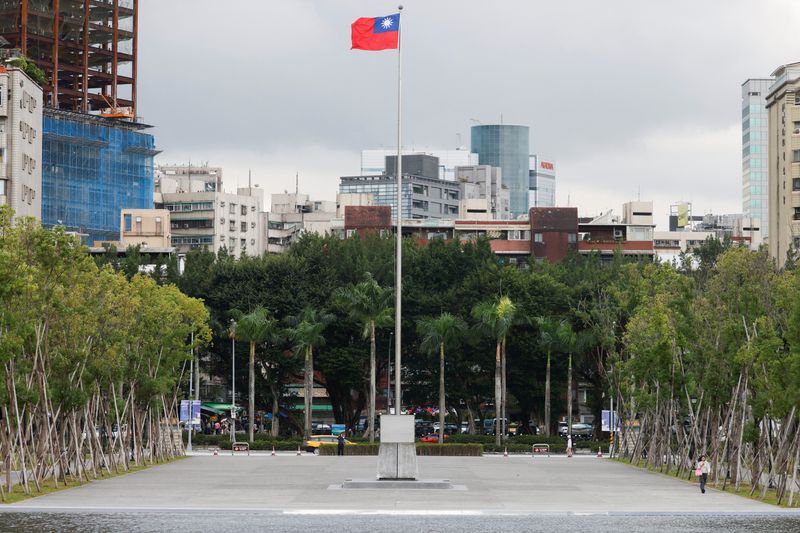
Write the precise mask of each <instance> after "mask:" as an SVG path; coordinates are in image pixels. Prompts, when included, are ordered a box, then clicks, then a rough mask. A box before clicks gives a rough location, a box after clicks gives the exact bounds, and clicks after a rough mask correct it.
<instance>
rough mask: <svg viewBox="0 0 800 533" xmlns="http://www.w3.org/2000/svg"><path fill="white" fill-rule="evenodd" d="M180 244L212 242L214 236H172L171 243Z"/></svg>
mask: <svg viewBox="0 0 800 533" xmlns="http://www.w3.org/2000/svg"><path fill="white" fill-rule="evenodd" d="M181 244H191V245H198V244H214V236H213V235H192V236H183V235H181V236H177V237H172V245H173V246H177V245H181Z"/></svg>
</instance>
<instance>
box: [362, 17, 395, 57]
mask: <svg viewBox="0 0 800 533" xmlns="http://www.w3.org/2000/svg"><path fill="white" fill-rule="evenodd" d="M351 30H352V46H351V47H350V49H351V50H354V49H355V50H390V49H392V48H397V47H398V44H399V41H400V13H395V14H394V15H386V16H385V17H369V18H360V19H358V20H356V21H355V22H354V23H353V24H352V26H351Z"/></svg>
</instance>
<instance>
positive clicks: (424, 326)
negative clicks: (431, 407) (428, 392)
mask: <svg viewBox="0 0 800 533" xmlns="http://www.w3.org/2000/svg"><path fill="white" fill-rule="evenodd" d="M465 330H466V324H465V323H464V321H463V320H461V319H460V318H459V317H457V316H454V315H452V314H450V313H447V312H444V313H442V314H440V315H439V316H438V317H434V318H424V319H421V320H419V321H418V322H417V331H418V332H419V334H420V335H422V342H420V348H421V349H422V350H423V351H425V352H428V353H437V352H438V354H439V444H444V415H445V413H446V412H447V409H446V402H445V388H444V376H445V365H444V363H445V348H454V347H455V346H457V345H458V344H459V343H460V342H461V339H462V336H463V334H464V331H465Z"/></svg>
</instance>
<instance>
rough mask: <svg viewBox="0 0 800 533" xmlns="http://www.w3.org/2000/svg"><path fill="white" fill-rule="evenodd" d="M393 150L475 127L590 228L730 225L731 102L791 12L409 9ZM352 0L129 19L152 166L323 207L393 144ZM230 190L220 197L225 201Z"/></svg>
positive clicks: (699, 5)
mask: <svg viewBox="0 0 800 533" xmlns="http://www.w3.org/2000/svg"><path fill="white" fill-rule="evenodd" d="M405 4H406V9H405V10H404V14H403V23H402V24H403V31H404V33H403V37H404V41H403V59H404V106H405V107H404V110H405V112H404V130H405V134H404V142H405V144H406V145H409V146H410V145H411V144H412V143H413V144H414V145H416V146H428V147H454V146H456V145H457V144H458V142H459V137H458V135H459V134H460V136H461V143H462V144H468V139H469V127H470V125H471V122H470V118H476V119H478V120H481V121H483V122H484V123H490V122H497V121H499V120H500V116H501V114H502V116H503V119H504V121H505V122H506V123H520V124H527V125H529V126H531V138H532V141H531V142H532V146H531V149H532V151H534V152H540V153H544V154H547V155H548V157H551V158H553V159H555V160H556V161H558V163H559V181H560V183H559V186H558V199H559V201H560V202H561V203H566V200H567V191H569V195H570V200H571V203H572V204H573V205H579V207H581V208H582V209H583V210H584V211H586V212H587V213H594V212H598V211H600V210H603V209H608V208H617V209H618V208H619V206H620V204H621V203H622V202H624V201H627V200H629V199H631V198H633V197H634V195H635V194H636V193H637V191H641V195H642V198H643V199H646V198H653V199H654V200H655V201H656V202H657V206H656V208H657V210H662V211H664V210H666V209H668V205H669V202H672V201H677V200H680V199H691V200H692V201H693V202H694V204H695V209H696V211H706V210H709V209H713V210H715V211H717V212H722V211H727V212H731V211H739V210H740V209H741V171H740V161H741V141H740V133H739V127H740V88H739V86H740V84H741V83H742V82H743V81H744V80H745V79H746V78H748V77H758V76H764V75H766V74H769V72H770V71H771V70H772V69H773V68H775V67H776V66H777V65H778V64H780V63H786V62H790V61H793V60H796V59H798V58H797V57H795V56H792V55H791V53H792V50H794V48H795V46H794V42H793V36H792V34H791V32H790V31H788V30H787V29H786V28H790V27H793V24H792V22H793V21H796V20H798V16H800V6H797V5H796V3H795V2H791V1H790V0H772V1H762V2H748V1H744V0H726V1H724V2H723V1H721V0H719V1H710V0H706V1H697V0H696V1H686V0H679V1H671V2H659V3H656V2H642V1H636V0H617V1H614V0H611V1H608V2H595V1H570V2H545V1H531V0H528V1H510V0H508V1H496V2H486V1H477V0H466V1H465V0H460V1H456V0H439V1H437V2H431V1H422V0H411V1H408V2H405ZM395 9H396V4H394V3H390V2H375V1H366V0H358V1H357V0H350V1H337V2H325V1H322V0H319V1H307V0H306V1H304V0H292V1H288V0H286V1H266V0H259V1H255V0H253V1H251V0H232V1H230V2H227V3H220V2H218V1H211V0H191V1H189V0H171V1H169V2H155V1H151V2H142V7H141V17H140V28H141V29H140V32H141V39H140V54H141V59H140V63H141V64H140V89H139V93H140V99H141V102H140V111H141V113H142V114H143V116H144V118H145V120H146V121H148V122H150V123H152V124H155V125H156V126H157V129H156V130H155V134H156V135H157V142H158V144H159V147H160V148H162V149H163V150H164V154H163V155H162V156H161V158H160V159H161V160H163V161H179V160H187V159H189V158H191V159H192V160H194V161H197V160H209V161H210V162H211V163H212V164H220V165H223V166H225V168H226V176H227V177H228V178H230V179H231V180H232V179H233V178H236V177H238V178H239V179H240V180H242V181H243V180H245V179H246V173H247V169H248V168H252V169H253V174H254V176H256V179H257V180H258V181H259V183H261V184H262V186H263V187H265V188H266V190H267V192H271V191H276V192H277V191H282V190H283V189H288V188H293V187H294V174H295V172H300V174H301V181H302V185H301V188H304V189H305V190H307V191H309V192H312V194H316V195H318V196H320V197H329V198H332V196H333V194H334V193H335V191H336V189H337V186H338V179H337V178H338V176H339V175H343V174H350V173H354V172H356V171H357V170H358V167H359V151H360V150H361V149H362V148H370V147H375V146H381V145H384V146H392V145H393V144H394V143H395V137H394V136H395V106H396V93H395V72H396V55H395V53H394V52H391V51H385V52H360V51H351V50H349V46H350V42H349V25H350V23H351V22H352V21H353V20H355V19H356V18H357V17H360V16H376V15H382V14H388V13H392V12H394V11H395ZM232 186H233V182H232V181H230V182H229V187H232Z"/></svg>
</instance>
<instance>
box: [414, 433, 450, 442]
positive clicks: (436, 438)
mask: <svg viewBox="0 0 800 533" xmlns="http://www.w3.org/2000/svg"><path fill="white" fill-rule="evenodd" d="M447 437H448V435H447V434H445V436H444V439H445V440H447ZM419 441H420V442H425V443H428V444H436V443H437V442H439V434H438V433H431V434H429V435H425V436H424V437H422V438H420V439H419Z"/></svg>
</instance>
